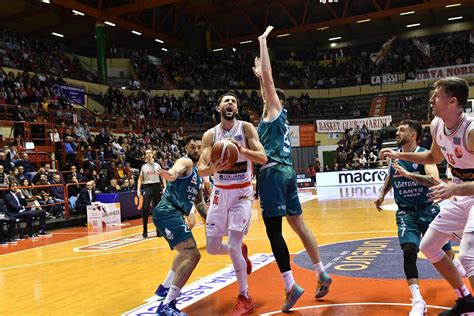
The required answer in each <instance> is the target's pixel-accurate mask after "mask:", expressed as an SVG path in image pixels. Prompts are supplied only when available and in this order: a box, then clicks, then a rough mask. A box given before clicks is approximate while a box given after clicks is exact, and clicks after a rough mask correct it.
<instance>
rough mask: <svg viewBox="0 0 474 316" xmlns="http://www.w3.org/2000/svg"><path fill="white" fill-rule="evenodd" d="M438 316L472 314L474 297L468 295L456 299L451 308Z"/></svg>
mask: <svg viewBox="0 0 474 316" xmlns="http://www.w3.org/2000/svg"><path fill="white" fill-rule="evenodd" d="M439 315H440V316H461V315H462V316H465V315H466V316H474V297H472V296H468V297H463V298H459V299H457V300H456V304H454V306H453V308H451V309H450V310H449V311H444V312H442V313H440V314H439Z"/></svg>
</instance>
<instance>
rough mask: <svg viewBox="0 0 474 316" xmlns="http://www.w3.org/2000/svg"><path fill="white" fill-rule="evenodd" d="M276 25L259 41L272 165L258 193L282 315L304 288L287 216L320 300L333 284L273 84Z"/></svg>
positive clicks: (263, 137)
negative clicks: (308, 220)
mask: <svg viewBox="0 0 474 316" xmlns="http://www.w3.org/2000/svg"><path fill="white" fill-rule="evenodd" d="M272 29H273V27H272V26H268V27H267V29H266V30H265V33H263V34H262V35H261V36H260V37H259V38H258V40H259V42H260V57H259V58H256V59H255V67H254V68H253V70H254V73H255V75H256V76H257V77H258V79H259V81H260V88H261V91H262V98H263V101H264V107H263V113H262V117H261V119H260V122H259V125H258V128H257V132H258V136H259V137H260V142H261V143H262V144H263V147H264V148H265V153H266V154H267V157H268V163H267V164H265V165H263V166H261V167H260V176H259V179H258V181H259V195H260V205H261V207H262V215H263V220H264V223H265V227H266V231H267V236H268V239H269V240H270V244H271V247H272V251H273V254H274V255H275V259H276V261H277V264H278V267H279V269H280V272H281V275H282V278H283V281H284V284H285V294H286V296H285V302H284V304H283V306H282V311H283V312H287V311H289V310H290V309H291V308H292V307H293V306H294V305H295V304H296V302H297V300H298V299H299V298H300V297H301V295H303V292H304V290H303V289H302V288H301V287H300V286H299V285H298V284H296V283H295V280H294V278H293V273H292V271H291V266H290V254H289V251H288V247H287V245H286V242H285V239H284V238H283V235H282V218H283V217H286V219H287V220H288V223H289V224H290V226H291V228H292V229H293V230H294V231H295V232H296V234H297V235H298V237H299V238H300V239H301V241H302V242H303V245H304V247H305V249H306V252H307V253H308V255H309V257H310V259H311V261H312V263H313V267H314V269H315V271H316V277H317V279H318V286H317V288H316V293H315V297H316V298H321V297H323V296H325V295H326V294H327V293H328V291H329V285H330V284H331V282H332V279H331V278H330V276H329V275H328V274H327V273H326V272H325V271H324V266H323V264H322V262H321V256H320V254H319V248H318V244H317V243H316V239H315V238H314V235H313V233H312V232H311V230H310V229H309V228H308V227H307V226H306V224H305V222H304V220H303V214H302V210H301V204H300V201H299V198H298V189H297V186H296V174H295V170H294V169H293V165H292V161H291V144H290V128H289V123H288V120H287V111H286V110H285V109H284V108H283V102H284V100H285V97H284V93H283V91H281V90H278V91H277V89H275V85H274V83H273V77H272V70H271V64H270V57H269V54H268V47H267V36H268V35H269V34H270V32H271V31H272Z"/></svg>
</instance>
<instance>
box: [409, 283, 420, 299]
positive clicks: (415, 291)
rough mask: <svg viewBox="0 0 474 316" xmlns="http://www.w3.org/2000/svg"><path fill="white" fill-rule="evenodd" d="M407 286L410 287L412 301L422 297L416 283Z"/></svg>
mask: <svg viewBox="0 0 474 316" xmlns="http://www.w3.org/2000/svg"><path fill="white" fill-rule="evenodd" d="M408 288H409V289H410V292H411V297H412V298H413V300H414V301H419V300H422V299H423V297H422V296H421V293H420V287H419V286H418V284H410V285H409V286H408Z"/></svg>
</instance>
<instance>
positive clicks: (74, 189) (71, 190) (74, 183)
mask: <svg viewBox="0 0 474 316" xmlns="http://www.w3.org/2000/svg"><path fill="white" fill-rule="evenodd" d="M78 183H79V180H78V179H77V176H76V175H73V176H71V177H70V178H69V181H68V184H69V185H68V186H67V190H68V191H67V192H68V196H69V197H71V196H75V197H77V196H78V195H79V192H80V191H81V187H80V185H79V184H78Z"/></svg>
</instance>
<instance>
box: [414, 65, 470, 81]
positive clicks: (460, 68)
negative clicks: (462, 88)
mask: <svg viewBox="0 0 474 316" xmlns="http://www.w3.org/2000/svg"><path fill="white" fill-rule="evenodd" d="M451 76H456V77H469V76H474V64H465V65H454V66H448V67H439V68H429V69H423V70H418V71H417V72H416V77H415V79H411V80H407V81H408V82H416V81H425V80H438V79H441V78H444V77H451Z"/></svg>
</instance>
